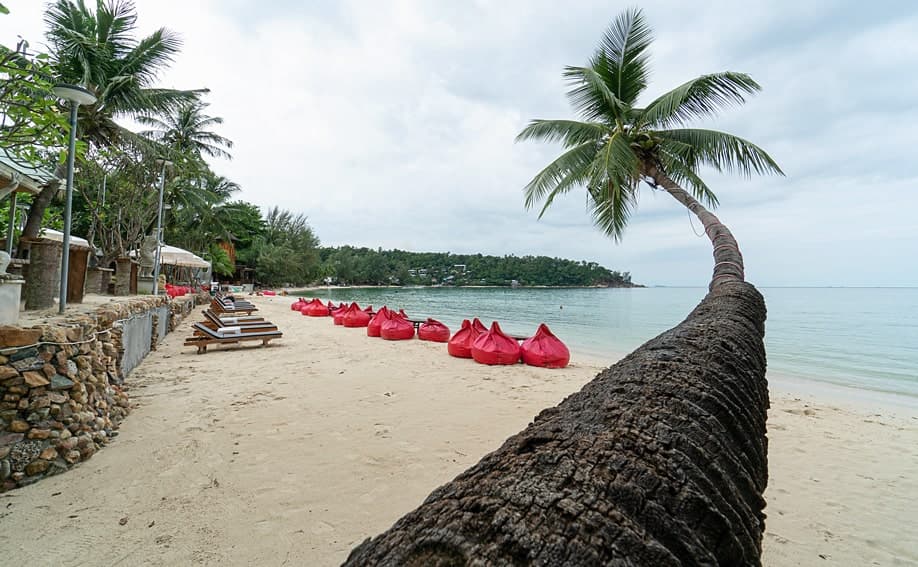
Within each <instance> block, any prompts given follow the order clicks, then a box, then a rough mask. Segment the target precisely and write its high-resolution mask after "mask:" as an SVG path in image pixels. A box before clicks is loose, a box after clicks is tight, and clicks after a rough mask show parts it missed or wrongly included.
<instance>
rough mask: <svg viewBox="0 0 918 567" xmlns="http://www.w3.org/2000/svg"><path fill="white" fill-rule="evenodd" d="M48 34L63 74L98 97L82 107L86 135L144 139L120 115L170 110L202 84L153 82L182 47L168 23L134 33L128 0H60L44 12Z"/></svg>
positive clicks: (104, 141) (109, 140)
mask: <svg viewBox="0 0 918 567" xmlns="http://www.w3.org/2000/svg"><path fill="white" fill-rule="evenodd" d="M45 24H46V25H47V27H48V30H47V34H46V35H47V38H48V42H49V49H50V52H51V56H52V59H53V60H54V63H55V66H56V68H57V72H58V74H59V78H60V80H61V81H63V82H66V83H74V84H81V85H83V86H85V87H86V88H88V89H89V90H91V91H92V92H93V93H94V94H95V95H96V97H97V98H98V102H97V103H96V104H94V105H92V106H88V107H81V108H80V113H81V115H80V129H81V130H82V132H83V134H82V137H84V138H86V139H87V140H89V141H90V142H91V143H95V144H100V145H110V144H113V143H116V142H117V141H120V140H122V139H127V140H128V141H133V142H138V143H141V144H142V142H143V141H142V140H139V139H137V138H136V136H134V135H133V134H132V133H131V132H130V131H128V130H127V129H125V128H124V127H122V126H120V125H118V124H117V123H116V122H115V119H116V118H120V117H133V116H136V115H138V114H147V113H160V112H168V111H170V110H173V109H176V108H178V107H179V106H180V105H182V104H184V103H187V102H190V101H193V100H196V99H197V97H198V96H199V95H200V94H201V93H202V92H206V89H203V90H190V91H189V90H173V89H163V88H156V87H154V86H153V84H154V82H155V80H156V78H157V76H158V75H159V73H160V72H161V71H162V70H163V69H165V68H166V67H168V66H169V64H170V63H172V61H173V58H174V56H175V55H176V54H177V53H178V52H179V50H180V48H181V44H182V42H181V40H180V39H179V37H178V36H177V35H176V34H175V33H173V32H171V31H170V30H168V29H166V28H160V29H158V30H156V31H154V32H153V33H151V34H150V35H148V36H146V37H143V38H140V39H136V38H135V33H136V31H137V10H136V8H135V6H134V3H133V2H131V1H129V0H108V1H103V0H97V2H96V8H95V11H92V10H91V9H90V8H89V7H88V6H87V5H86V2H85V1H84V0H76V1H74V0H56V1H55V2H54V3H52V4H50V5H49V6H48V9H47V11H46V12H45Z"/></svg>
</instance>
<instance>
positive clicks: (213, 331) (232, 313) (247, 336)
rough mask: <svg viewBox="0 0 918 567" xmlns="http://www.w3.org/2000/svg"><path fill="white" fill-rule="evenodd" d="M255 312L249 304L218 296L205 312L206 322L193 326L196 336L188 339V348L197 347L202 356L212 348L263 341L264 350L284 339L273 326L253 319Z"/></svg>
mask: <svg viewBox="0 0 918 567" xmlns="http://www.w3.org/2000/svg"><path fill="white" fill-rule="evenodd" d="M255 311H258V308H256V307H255V306H254V305H253V304H251V303H249V302H248V301H244V300H240V299H236V298H233V297H231V296H219V295H218V296H217V297H215V298H213V299H212V300H211V302H210V308H209V309H205V310H204V311H202V313H203V314H204V320H203V321H201V322H198V323H194V324H193V325H192V329H193V330H194V334H193V335H192V336H190V337H188V338H187V339H185V346H194V347H197V349H198V354H202V353H205V352H207V347H208V346H209V345H216V344H221V345H225V344H237V343H240V342H243V341H261V344H262V346H264V345H267V344H268V343H269V342H270V341H271V340H272V339H279V338H281V337H282V336H284V334H283V333H282V332H281V331H280V330H279V329H278V328H277V325H275V324H274V323H272V322H270V321H265V320H264V318H262V317H259V316H257V315H252V313H253V312H255Z"/></svg>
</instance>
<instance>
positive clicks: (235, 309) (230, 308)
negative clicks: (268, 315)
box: [210, 299, 258, 315]
mask: <svg viewBox="0 0 918 567" xmlns="http://www.w3.org/2000/svg"><path fill="white" fill-rule="evenodd" d="M210 309H211V310H212V311H213V312H214V313H219V314H224V313H227V314H231V315H232V314H236V313H245V314H246V315H251V314H252V311H258V309H256V308H255V306H254V305H227V304H226V303H224V302H223V301H220V300H218V299H211V300H210Z"/></svg>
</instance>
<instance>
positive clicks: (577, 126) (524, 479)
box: [345, 11, 781, 566]
mask: <svg viewBox="0 0 918 567" xmlns="http://www.w3.org/2000/svg"><path fill="white" fill-rule="evenodd" d="M650 43H651V34H650V30H649V29H648V28H647V26H646V25H645V24H644V21H643V18H642V16H641V13H640V12H639V11H631V12H627V13H625V14H623V15H622V16H620V17H619V18H618V19H617V20H615V22H614V23H613V24H612V26H611V27H610V29H609V30H608V32H607V33H606V34H605V36H604V37H603V40H602V42H601V43H600V45H599V48H598V50H597V51H596V53H595V55H594V56H593V58H592V60H591V61H590V63H589V65H587V66H585V67H568V68H567V69H566V70H565V76H566V77H567V78H568V80H569V81H570V82H571V87H570V91H569V95H570V98H571V101H572V102H573V104H574V106H575V108H576V109H577V110H578V111H579V113H580V115H581V120H579V121H577V120H536V121H534V122H532V123H531V124H530V125H529V126H528V127H527V128H526V129H525V130H523V132H522V133H521V134H520V136H519V138H520V139H522V140H528V139H537V140H545V141H560V142H562V143H563V144H564V145H565V147H566V151H565V152H564V153H563V154H562V155H561V156H560V157H558V158H557V159H556V160H555V161H554V162H552V163H551V164H549V165H548V166H547V167H546V168H545V169H544V170H542V171H541V172H540V173H539V174H538V175H537V176H536V177H535V178H534V179H533V180H532V182H531V183H530V184H529V185H528V186H527V187H526V203H527V205H529V206H532V205H535V204H537V203H541V204H542V211H543V212H544V211H545V209H546V208H547V207H548V206H549V205H551V203H552V201H553V200H554V199H555V198H556V197H558V196H559V195H561V194H563V193H566V192H568V191H570V190H571V189H573V188H575V187H585V188H586V189H587V192H588V195H589V201H590V208H591V210H592V213H593V218H594V220H595V222H596V224H597V226H599V228H600V229H601V230H603V232H605V233H606V234H608V235H610V236H611V237H612V238H614V239H620V238H621V236H622V234H623V230H624V228H625V226H626V224H627V222H628V218H629V215H630V214H631V212H632V211H633V209H634V206H635V203H636V198H637V191H638V188H639V186H640V184H641V183H642V182H646V183H647V184H649V185H650V186H651V187H654V188H659V189H662V190H665V191H667V192H669V193H670V194H671V195H673V196H674V197H675V198H676V199H677V200H678V201H679V202H680V203H682V204H683V205H685V206H686V207H688V208H689V210H691V211H692V212H694V213H695V214H696V215H698V217H699V218H700V219H701V221H702V222H703V223H704V225H705V229H706V231H707V232H708V236H709V237H710V238H711V240H712V241H713V242H714V256H715V259H716V263H715V268H714V276H713V278H712V281H711V290H710V292H709V293H708V295H707V296H706V297H705V298H704V300H702V302H701V303H700V304H699V305H698V307H696V308H695V310H694V311H692V313H690V314H689V315H688V317H687V318H686V319H685V320H684V321H683V322H682V323H680V324H679V325H678V326H676V327H674V328H673V329H670V330H669V331H666V332H664V333H662V334H660V335H659V336H657V337H655V338H653V339H651V340H650V341H648V342H647V343H645V344H644V345H642V346H641V347H639V348H638V349H637V350H635V351H634V352H632V353H631V354H630V355H628V356H626V357H625V358H623V359H622V360H621V361H619V362H618V363H617V364H615V365H614V366H612V367H610V368H608V369H606V370H604V371H602V372H601V373H600V374H598V375H597V376H596V377H595V378H594V379H593V380H592V381H590V382H589V383H588V384H587V385H586V386H584V387H583V389H582V390H580V391H579V392H577V393H575V394H572V395H571V396H569V397H568V398H567V399H565V400H564V401H563V402H562V403H561V404H559V405H558V406H556V407H553V408H548V409H546V410H543V411H542V412H541V413H539V415H537V416H536V417H535V418H534V419H533V421H532V423H531V424H530V425H529V426H528V427H527V428H526V429H524V430H523V431H521V432H519V433H518V434H516V435H514V436H512V437H510V438H509V439H507V440H506V441H505V442H504V443H503V444H502V445H501V446H500V448H498V449H497V450H495V451H494V452H492V453H489V454H488V455H486V456H485V457H483V458H482V459H481V460H480V461H479V462H478V463H477V464H475V465H474V466H472V467H471V468H469V469H467V470H466V471H465V472H463V473H462V474H460V475H459V476H457V477H456V478H455V479H454V480H452V481H451V482H449V483H447V484H445V485H443V486H441V487H439V488H437V489H436V490H434V491H433V492H432V493H431V494H430V495H429V496H428V497H427V498H426V499H425V500H424V502H423V504H421V505H420V506H419V507H418V508H416V509H415V510H413V511H412V512H409V513H408V514H406V515H405V516H403V517H402V518H401V519H399V520H398V521H397V522H396V523H395V524H394V525H393V526H392V527H391V528H389V529H388V530H387V531H385V532H383V533H382V534H380V535H379V536H377V537H375V538H372V539H367V540H366V541H364V542H363V543H362V544H360V545H359V546H357V547H356V548H354V550H353V551H352V552H351V554H350V556H349V557H348V558H347V560H346V562H345V564H346V565H355V566H356V565H653V566H661V565H672V566H677V565H760V564H761V553H762V536H763V534H764V530H765V515H764V513H763V508H764V505H765V501H764V498H763V494H764V491H765V487H766V485H767V482H768V466H767V447H768V444H767V439H766V436H765V432H766V430H765V420H766V415H767V409H768V403H769V402H768V384H767V382H766V380H765V348H764V340H763V338H764V323H765V304H764V300H763V298H762V296H761V294H759V293H758V291H757V290H756V289H755V288H754V287H753V286H752V285H750V284H748V283H745V282H744V281H743V264H742V256H741V255H740V253H739V249H738V248H737V246H736V242H735V240H734V239H733V237H732V236H731V235H730V232H729V231H728V230H727V229H726V227H724V226H723V225H722V224H720V222H719V221H718V220H717V218H716V217H714V215H712V214H711V213H710V212H708V211H707V209H705V208H704V206H703V205H702V204H701V202H704V203H707V204H709V205H714V204H716V203H717V199H716V197H715V196H714V194H713V193H712V192H711V190H710V189H709V188H708V186H707V185H706V184H705V183H704V181H702V179H701V177H700V176H699V172H698V170H699V168H700V167H702V166H710V167H713V168H715V169H718V170H734V171H738V172H740V173H744V174H747V175H748V174H752V173H780V172H781V171H780V169H779V168H778V166H777V165H776V164H775V162H774V160H772V159H771V158H770V157H769V156H768V154H766V153H765V152H764V151H763V150H762V149H761V148H758V147H757V146H755V145H754V144H752V143H750V142H748V141H746V140H742V139H740V138H737V137H736V136H732V135H729V134H725V133H723V132H716V131H712V130H701V129H692V128H685V127H683V126H684V124H685V123H686V122H688V121H690V120H691V119H693V118H696V117H703V116H709V115H711V114H713V113H715V112H716V111H717V110H720V109H722V108H724V107H726V106H729V105H732V104H739V103H742V102H743V101H744V100H745V96H746V95H749V94H751V93H753V92H755V91H756V90H758V88H759V87H758V85H757V84H756V83H755V82H754V81H753V80H752V79H751V78H749V77H748V76H747V75H744V74H741V73H730V72H726V73H716V74H712V75H705V76H703V77H700V78H698V79H695V80H693V81H689V82H688V83H686V84H684V85H682V86H680V87H678V88H676V89H674V90H673V91H671V92H669V93H667V94H665V95H663V96H661V97H659V98H657V99H656V100H654V101H652V102H650V103H649V104H647V105H645V106H643V107H641V106H639V102H638V98H639V96H640V95H641V93H642V92H643V90H644V89H645V87H646V86H647V48H648V47H649V45H650ZM683 187H684V188H683Z"/></svg>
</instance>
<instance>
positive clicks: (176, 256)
mask: <svg viewBox="0 0 918 567" xmlns="http://www.w3.org/2000/svg"><path fill="white" fill-rule="evenodd" d="M161 254H162V257H161V258H160V261H159V262H160V264H162V265H169V266H185V267H187V268H206V269H209V268H210V262H208V261H207V260H205V259H204V258H201V257H200V256H198V255H196V254H192V253H191V252H189V251H188V250H183V249H181V248H178V247H176V246H169V245H168V244H165V245H163V247H162V251H161Z"/></svg>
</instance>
